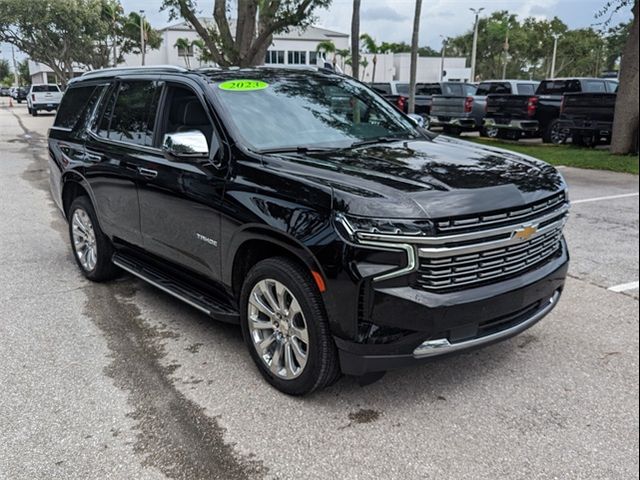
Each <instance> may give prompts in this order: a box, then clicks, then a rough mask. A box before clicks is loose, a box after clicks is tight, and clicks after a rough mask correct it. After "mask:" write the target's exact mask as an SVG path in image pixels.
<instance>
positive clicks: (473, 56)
mask: <svg viewBox="0 0 640 480" xmlns="http://www.w3.org/2000/svg"><path fill="white" fill-rule="evenodd" d="M469 10H471V11H472V12H473V13H474V14H475V16H476V20H475V23H474V27H473V47H472V48H471V81H472V82H475V81H476V58H477V55H478V24H479V22H480V13H481V12H482V11H483V10H484V7H483V8H478V9H476V8H470V9H469Z"/></svg>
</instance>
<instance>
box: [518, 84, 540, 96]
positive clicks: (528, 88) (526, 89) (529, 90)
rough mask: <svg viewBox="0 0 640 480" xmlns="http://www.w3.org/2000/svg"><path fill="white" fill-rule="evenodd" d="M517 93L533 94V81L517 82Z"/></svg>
mask: <svg viewBox="0 0 640 480" xmlns="http://www.w3.org/2000/svg"><path fill="white" fill-rule="evenodd" d="M517 88H518V95H534V94H535V93H536V88H535V86H534V85H533V83H519V84H518V85H517Z"/></svg>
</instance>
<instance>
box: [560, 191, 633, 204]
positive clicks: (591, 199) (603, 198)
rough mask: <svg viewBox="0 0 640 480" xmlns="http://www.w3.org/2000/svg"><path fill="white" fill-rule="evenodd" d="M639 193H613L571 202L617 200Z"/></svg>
mask: <svg viewBox="0 0 640 480" xmlns="http://www.w3.org/2000/svg"><path fill="white" fill-rule="evenodd" d="M638 195H640V193H625V194H623V195H611V196H610V197H595V198H585V199H583V200H574V201H572V202H571V205H577V204H579V203H590V202H602V201H605V200H616V199H618V198H631V197H637V196H638Z"/></svg>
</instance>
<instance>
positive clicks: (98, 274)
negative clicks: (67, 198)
mask: <svg viewBox="0 0 640 480" xmlns="http://www.w3.org/2000/svg"><path fill="white" fill-rule="evenodd" d="M69 237H70V239H71V249H72V250H73V257H74V258H75V260H76V263H77V264H78V266H79V267H80V270H82V273H83V274H84V276H85V277H87V278H88V279H89V280H93V281H94V282H104V281H106V280H111V279H113V278H115V277H116V276H117V275H118V273H119V270H118V267H116V266H115V265H114V264H113V263H112V262H111V257H112V256H113V246H112V245H111V241H110V240H109V238H108V237H107V236H106V235H105V234H104V233H103V232H102V230H100V225H98V220H97V217H96V212H95V210H94V209H93V205H92V204H91V201H90V200H89V198H88V197H85V196H82V197H78V198H76V199H75V200H74V201H73V203H72V204H71V207H70V208H69Z"/></svg>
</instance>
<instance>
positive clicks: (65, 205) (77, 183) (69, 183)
mask: <svg viewBox="0 0 640 480" xmlns="http://www.w3.org/2000/svg"><path fill="white" fill-rule="evenodd" d="M82 195H85V196H87V197H89V200H90V201H91V203H92V204H93V205H94V208H95V205H96V202H95V198H94V196H93V192H92V191H91V187H90V186H89V183H88V182H87V180H86V179H85V178H84V177H83V176H82V175H80V174H79V173H78V172H73V171H72V172H67V173H66V174H65V175H64V176H63V177H62V188H61V194H60V198H61V200H62V211H63V212H64V216H65V218H67V219H68V218H69V207H71V204H72V203H73V201H74V200H75V199H76V198H78V197H79V196H82ZM96 215H97V209H96Z"/></svg>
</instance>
